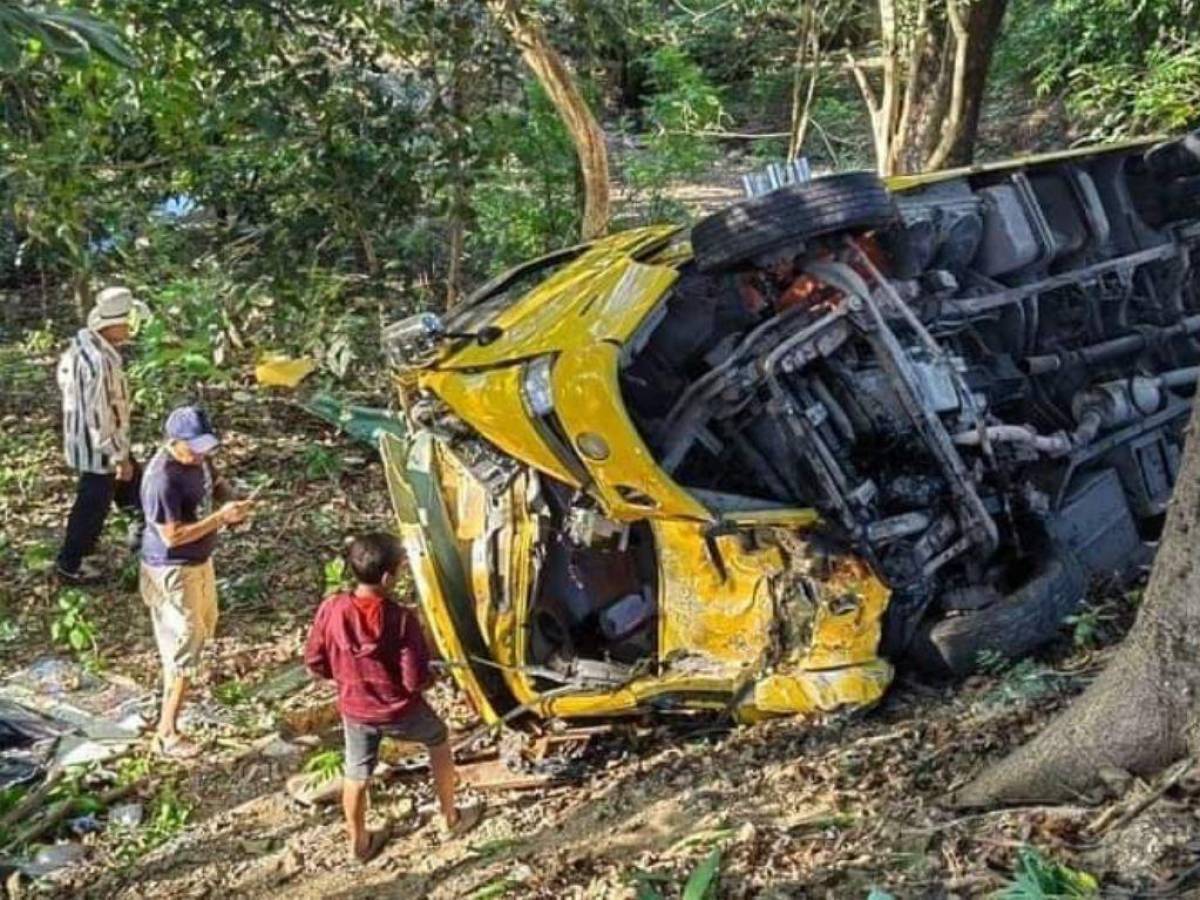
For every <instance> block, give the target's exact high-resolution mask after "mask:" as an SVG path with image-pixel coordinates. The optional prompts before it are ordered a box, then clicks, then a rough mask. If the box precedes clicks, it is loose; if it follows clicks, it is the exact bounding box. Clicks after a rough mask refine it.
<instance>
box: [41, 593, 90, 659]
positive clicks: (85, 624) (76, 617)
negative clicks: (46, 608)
mask: <svg viewBox="0 0 1200 900" xmlns="http://www.w3.org/2000/svg"><path fill="white" fill-rule="evenodd" d="M91 602H92V598H91V597H89V596H88V595H87V594H85V593H84V592H83V591H80V590H78V589H76V588H68V589H67V590H65V591H63V592H62V593H61V594H59V595H58V601H57V604H56V605H57V606H58V613H57V614H56V615H55V617H54V619H53V621H51V623H50V638H51V640H53V641H54V643H56V644H62V645H65V646H67V647H69V648H70V649H71V650H72V651H74V652H75V653H76V654H80V655H82V654H84V653H87V652H95V649H96V625H95V623H94V622H93V621H92V619H91V618H90V617H89V616H88V614H87V608H88V606H89V605H90V604H91Z"/></svg>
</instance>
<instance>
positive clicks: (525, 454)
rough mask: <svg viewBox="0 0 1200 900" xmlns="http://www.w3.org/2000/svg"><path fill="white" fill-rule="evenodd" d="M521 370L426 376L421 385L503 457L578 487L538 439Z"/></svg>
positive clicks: (444, 372)
mask: <svg viewBox="0 0 1200 900" xmlns="http://www.w3.org/2000/svg"><path fill="white" fill-rule="evenodd" d="M522 370H523V366H522V365H521V364H516V365H510V366H504V367H502V368H497V369H485V370H482V371H477V372H460V371H456V370H453V369H451V370H440V371H425V372H422V373H421V375H420V383H421V386H422V387H423V388H426V389H428V390H431V391H433V392H434V393H435V394H437V395H438V396H439V397H441V398H442V400H444V401H445V402H446V404H447V405H448V406H449V407H450V408H451V409H452V410H454V411H455V412H456V413H457V414H458V415H459V416H461V417H462V418H463V420H464V421H466V422H469V423H470V424H471V427H473V428H475V429H476V430H477V431H478V432H479V433H480V434H482V435H483V436H484V437H485V438H487V439H488V440H489V441H491V442H492V443H493V444H495V445H496V446H497V447H499V448H500V449H501V450H503V451H504V452H505V453H507V454H509V455H510V456H512V457H514V458H516V459H519V460H520V461H521V462H524V463H528V464H529V465H531V466H533V467H534V468H536V469H539V470H540V471H542V472H545V473H546V474H547V475H550V476H552V477H554V478H557V479H558V480H559V481H562V482H565V483H566V484H569V485H571V486H572V487H579V479H578V478H576V477H575V475H574V474H573V473H572V472H571V470H570V469H568V468H567V467H566V466H565V465H564V464H563V462H562V460H560V459H559V458H558V456H557V455H556V454H555V453H554V451H553V450H552V449H551V448H550V447H549V445H548V444H547V443H546V442H545V441H544V440H543V439H542V437H541V434H540V433H539V432H538V430H537V428H536V427H535V426H534V424H533V419H532V417H531V416H530V414H529V411H528V410H527V409H526V408H525V403H524V401H523V400H522V399H521V378H522Z"/></svg>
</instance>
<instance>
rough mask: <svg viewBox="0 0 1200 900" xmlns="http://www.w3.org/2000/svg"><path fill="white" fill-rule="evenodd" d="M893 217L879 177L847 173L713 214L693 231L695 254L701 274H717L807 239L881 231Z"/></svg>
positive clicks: (892, 204) (890, 200) (889, 198)
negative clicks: (853, 232)
mask: <svg viewBox="0 0 1200 900" xmlns="http://www.w3.org/2000/svg"><path fill="white" fill-rule="evenodd" d="M895 217H896V206H895V202H894V200H893V198H892V195H891V193H890V192H889V191H888V189H887V187H886V186H885V185H884V184H883V182H882V181H881V180H880V178H879V176H877V175H876V174H875V173H873V172H846V173H843V174H840V175H830V176H827V177H825V178H818V179H816V180H815V181H811V182H809V183H808V184H799V185H789V186H787V187H782V188H779V189H778V190H775V191H772V192H771V193H769V194H764V195H762V196H761V197H753V198H751V199H749V200H744V201H742V202H740V203H735V204H734V205H732V206H729V207H727V208H725V209H723V210H720V211H719V212H716V213H713V214H712V215H710V216H708V217H707V218H705V219H702V220H700V221H699V222H697V223H696V225H695V226H694V227H693V228H692V252H693V254H694V256H695V259H696V264H697V266H698V267H699V268H700V269H701V270H702V271H714V270H717V269H722V268H728V267H730V266H734V265H737V264H738V263H742V262H745V261H746V260H747V259H749V258H751V257H753V256H757V255H759V254H760V253H766V252H769V251H771V250H774V249H777V248H779V247H781V246H785V245H787V244H789V243H797V242H800V241H803V240H805V239H807V238H811V237H818V236H820V235H823V234H829V233H831V232H834V231H842V230H846V231H853V230H864V229H869V228H879V227H882V226H885V225H887V224H889V223H890V222H892V221H893V220H894V219H895Z"/></svg>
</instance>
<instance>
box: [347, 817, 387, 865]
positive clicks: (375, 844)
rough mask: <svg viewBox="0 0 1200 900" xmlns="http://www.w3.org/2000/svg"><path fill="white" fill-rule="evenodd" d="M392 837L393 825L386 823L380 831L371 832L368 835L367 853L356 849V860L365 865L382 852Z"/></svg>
mask: <svg viewBox="0 0 1200 900" xmlns="http://www.w3.org/2000/svg"><path fill="white" fill-rule="evenodd" d="M391 837H392V826H391V825H385V826H383V828H380V829H379V830H378V831H372V832H369V833H368V837H367V850H366V852H365V853H359V852H358V851H357V850H355V851H354V854H353V855H354V859H355V861H356V862H357V863H358V864H359V865H362V866H365V865H366V864H367V863H369V862H371V860H373V859H375V857H377V856H378V855H379V854H380V852H381V851H382V850H383V848H384V847H386V846H387V842H388V841H389V840H391Z"/></svg>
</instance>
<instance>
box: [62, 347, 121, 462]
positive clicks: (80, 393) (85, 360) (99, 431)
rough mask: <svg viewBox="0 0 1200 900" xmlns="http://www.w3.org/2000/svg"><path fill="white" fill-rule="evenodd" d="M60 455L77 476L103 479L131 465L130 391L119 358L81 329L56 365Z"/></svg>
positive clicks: (111, 349)
mask: <svg viewBox="0 0 1200 900" xmlns="http://www.w3.org/2000/svg"><path fill="white" fill-rule="evenodd" d="M58 387H59V389H60V390H61V391H62V402H63V451H64V454H65V456H66V459H67V465H68V466H70V467H71V468H72V469H75V470H76V471H78V472H95V473H98V474H107V473H110V472H113V471H115V470H116V464H117V463H118V462H123V461H125V460H128V459H129V385H128V383H127V382H126V380H125V368H124V366H123V365H122V363H121V354H119V353H118V352H117V351H116V349H114V348H113V346H112V345H111V344H109V343H108V341H106V340H104V338H102V337H101V336H100V335H99V334H97V333H96V332H94V331H92V330H91V329H90V328H83V329H80V331H79V333H78V334H76V335H75V337H73V338H72V339H71V344H70V346H69V347H68V348H67V352H66V353H64V354H63V355H62V358H61V359H60V360H59V362H58Z"/></svg>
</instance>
